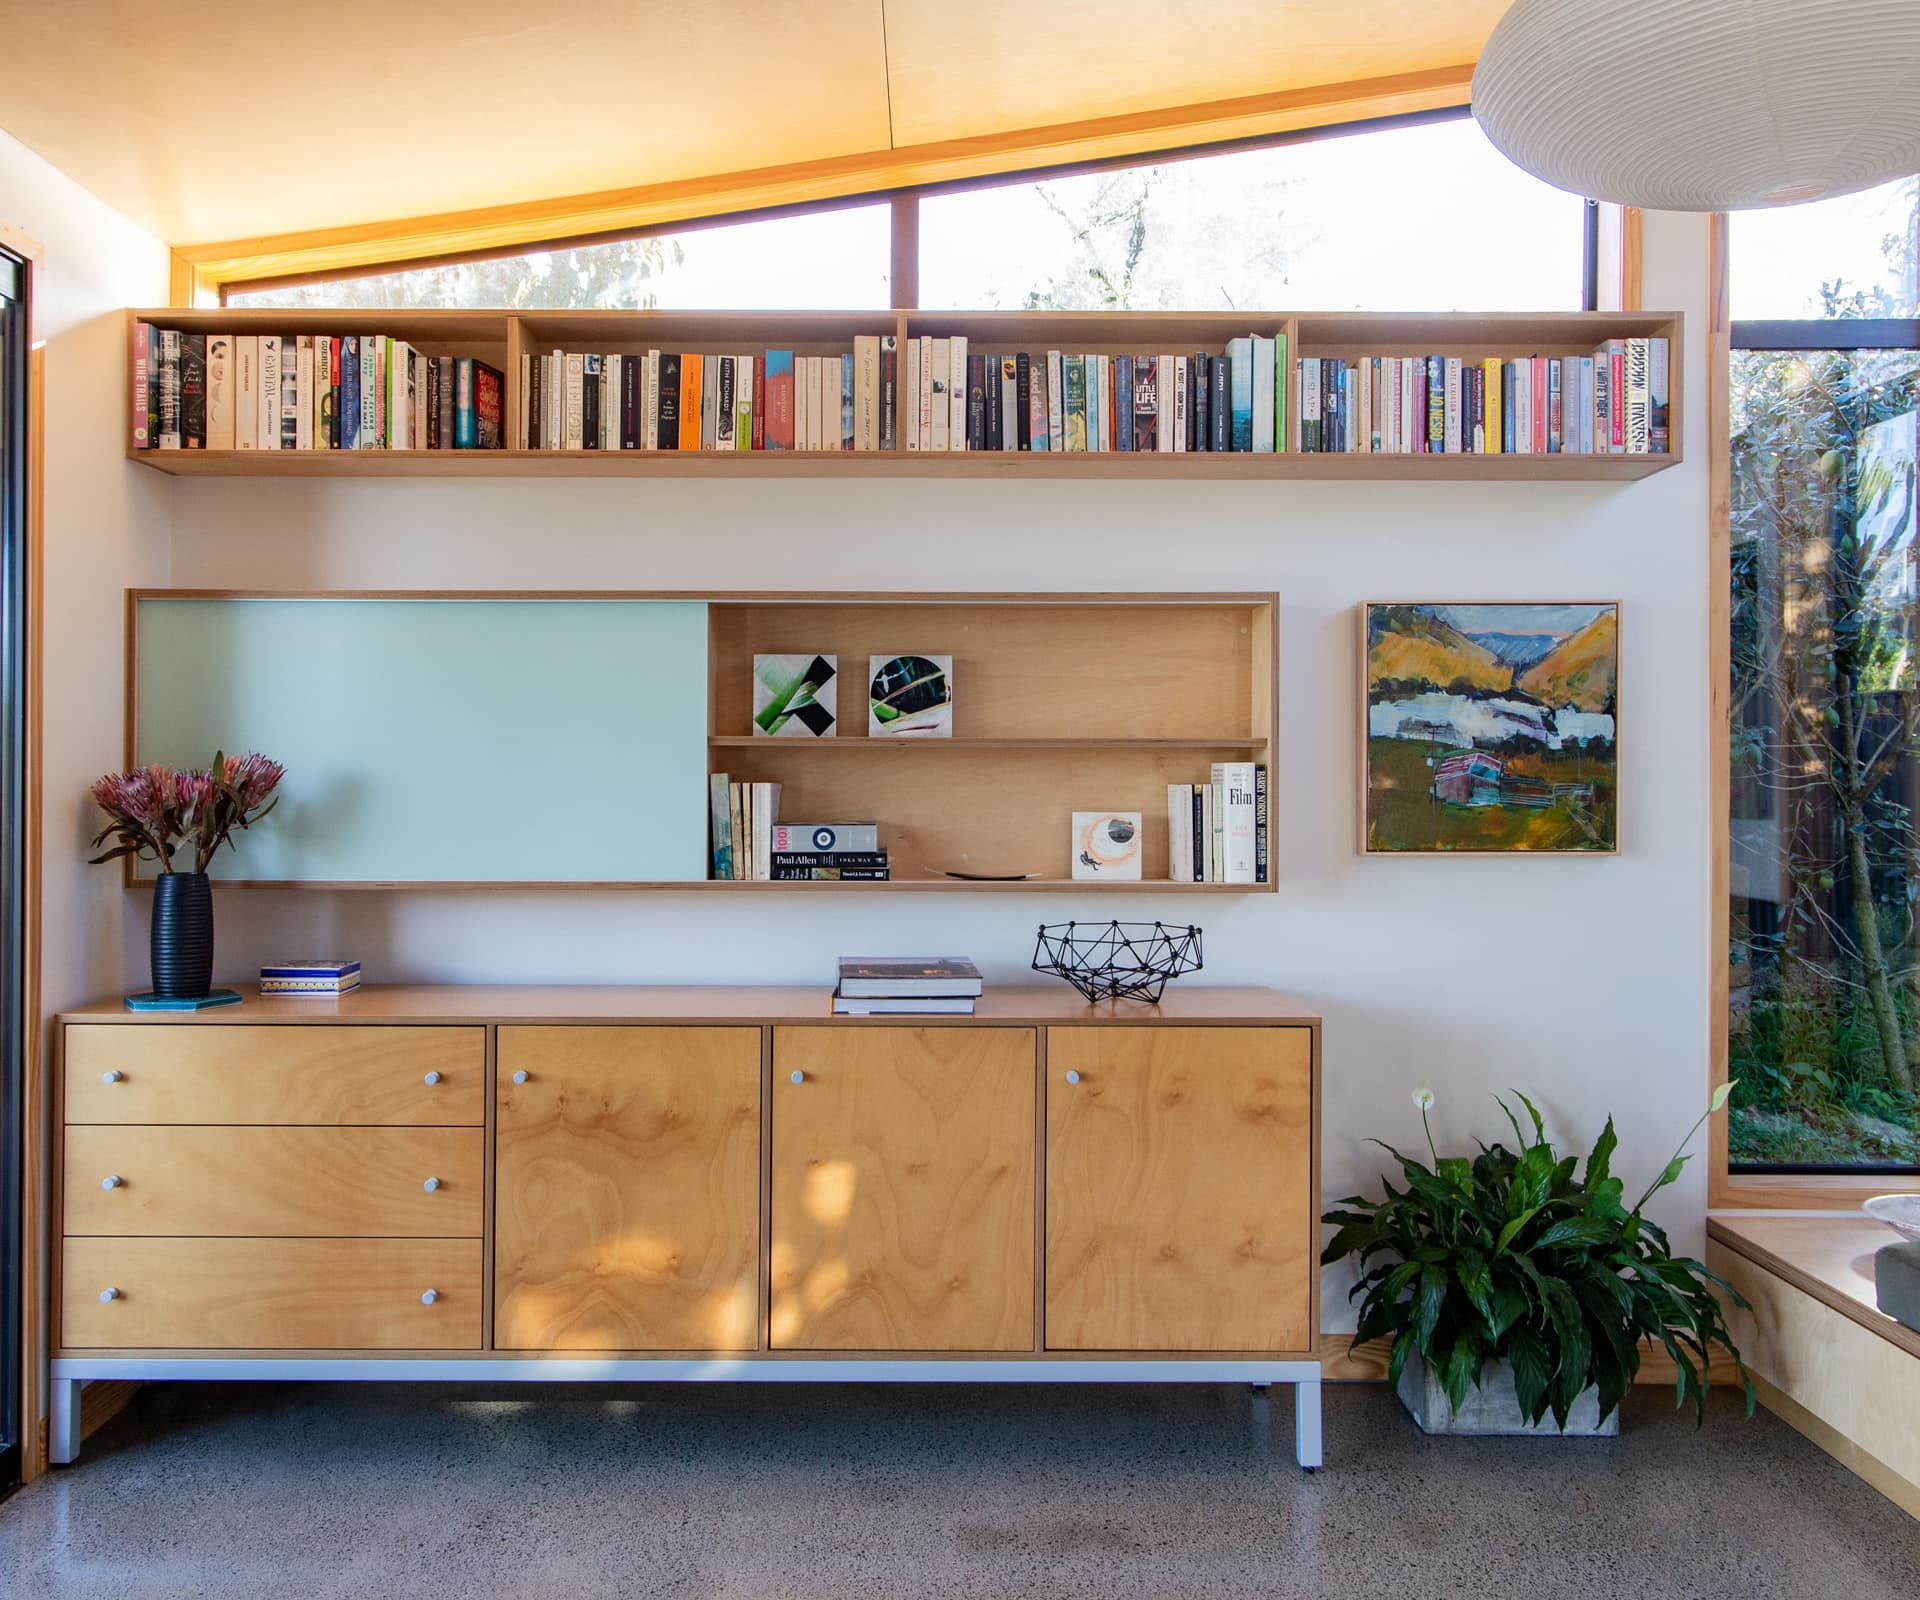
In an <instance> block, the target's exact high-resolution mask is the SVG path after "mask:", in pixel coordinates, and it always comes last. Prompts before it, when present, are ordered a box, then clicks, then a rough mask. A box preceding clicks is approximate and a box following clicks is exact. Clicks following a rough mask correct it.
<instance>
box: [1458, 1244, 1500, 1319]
mask: <svg viewBox="0 0 1920 1600" xmlns="http://www.w3.org/2000/svg"><path fill="white" fill-rule="evenodd" d="M1453 1275H1454V1276H1455V1277H1456V1278H1458V1279H1459V1280H1460V1288H1461V1290H1462V1291H1463V1292H1464V1293H1465V1294H1466V1297H1467V1300H1468V1302H1469V1303H1470V1304H1471V1305H1472V1306H1473V1308H1474V1310H1476V1311H1478V1312H1479V1313H1480V1315H1481V1316H1482V1317H1484V1318H1485V1319H1486V1322H1487V1325H1488V1327H1489V1328H1492V1326H1493V1271H1492V1269H1491V1268H1490V1267H1489V1266H1488V1265H1487V1258H1486V1257H1485V1256H1483V1255H1481V1254H1480V1252H1479V1251H1478V1250H1470V1249H1463V1250H1461V1252H1460V1254H1459V1257H1458V1259H1457V1260H1456V1261H1455V1263H1454V1268H1453ZM1494 1337H1495V1338H1498V1337H1499V1333H1498V1330H1495V1331H1494Z"/></svg>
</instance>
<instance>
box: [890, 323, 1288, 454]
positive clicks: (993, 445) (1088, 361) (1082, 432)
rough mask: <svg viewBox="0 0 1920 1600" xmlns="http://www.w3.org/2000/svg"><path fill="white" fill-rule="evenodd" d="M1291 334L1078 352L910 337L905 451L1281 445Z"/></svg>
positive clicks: (1265, 448) (1263, 448) (1267, 449)
mask: <svg viewBox="0 0 1920 1600" xmlns="http://www.w3.org/2000/svg"><path fill="white" fill-rule="evenodd" d="M1286 346H1287V341H1286V336H1285V335H1284V334H1282V335H1279V336H1277V337H1275V338H1267V337H1265V336H1264V335H1260V334H1249V335H1248V336H1247V337H1245V338H1242V339H1232V340H1229V341H1228V344H1227V348H1226V351H1225V352H1224V353H1223V354H1219V355H1212V354H1208V353H1207V352H1205V351H1201V352H1199V353H1197V354H1194V355H1178V354H1167V355H1099V354H1094V355H1076V354H1074V353H1072V352H1071V351H1067V352H1063V351H1059V350H1049V351H1047V352H1046V353H1045V355H1041V354H1039V353H1038V352H1028V351H1020V352H1018V353H1017V354H1014V355H995V354H990V353H983V352H980V351H976V350H969V349H968V347H967V341H966V340H965V339H963V338H957V337H956V338H951V339H933V338H919V339H909V340H908V341H907V359H906V406H905V415H904V418H903V421H902V423H901V430H900V431H901V434H902V437H903V440H904V448H906V449H908V450H1001V451H1017V450H1029V451H1031V450H1056V451H1066V452H1068V453H1069V454H1074V453H1079V452H1082V451H1088V452H1093V451H1099V452H1115V451H1126V452H1135V451H1159V452H1170V451H1174V452H1178V451H1189V450H1192V451H1202V450H1204V451H1219V452H1226V451H1241V452H1247V451H1252V452H1257V453H1266V454H1272V453H1273V452H1274V451H1277V450H1284V449H1285V448H1286V433H1287V429H1286V427H1285V418H1286V416H1287V373H1288V370H1289V367H1288V362H1287V354H1286Z"/></svg>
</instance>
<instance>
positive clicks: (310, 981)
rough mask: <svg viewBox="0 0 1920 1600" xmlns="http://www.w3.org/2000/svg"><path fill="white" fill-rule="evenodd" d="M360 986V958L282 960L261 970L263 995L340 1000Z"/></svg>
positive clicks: (261, 990)
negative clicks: (350, 959)
mask: <svg viewBox="0 0 1920 1600" xmlns="http://www.w3.org/2000/svg"><path fill="white" fill-rule="evenodd" d="M359 987H360V963H359V962H357V961H338V960H329V959H316V960H311V961H282V962H280V963H278V964H277V965H275V966H270V967H262V968H261V969H260V992H261V993H262V994H263V995H265V994H278V995H307V996H311V997H313V998H315V999H319V1000H337V999H339V998H340V996H341V995H343V994H351V993H352V992H353V991H354V990H355V989H357V988H359Z"/></svg>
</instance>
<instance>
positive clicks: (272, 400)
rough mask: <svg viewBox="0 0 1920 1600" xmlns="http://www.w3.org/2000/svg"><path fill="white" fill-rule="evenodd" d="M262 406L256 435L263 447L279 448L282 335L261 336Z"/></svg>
mask: <svg viewBox="0 0 1920 1600" xmlns="http://www.w3.org/2000/svg"><path fill="white" fill-rule="evenodd" d="M258 398H259V405H258V407H257V408H256V411H255V417H256V419H257V420H256V422H255V424H254V426H255V429H256V434H255V437H256V439H257V441H258V444H259V447H260V448H261V449H262V450H278V449H279V448H280V335H279V334H277V333H263V334H261V335H260V388H259V393H258Z"/></svg>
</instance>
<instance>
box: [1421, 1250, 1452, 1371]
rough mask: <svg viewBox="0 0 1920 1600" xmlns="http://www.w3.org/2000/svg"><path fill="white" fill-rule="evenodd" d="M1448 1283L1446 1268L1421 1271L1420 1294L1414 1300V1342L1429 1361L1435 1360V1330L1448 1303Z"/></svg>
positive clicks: (1427, 1268)
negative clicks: (1441, 1312)
mask: <svg viewBox="0 0 1920 1600" xmlns="http://www.w3.org/2000/svg"><path fill="white" fill-rule="evenodd" d="M1448 1282H1449V1278H1448V1275H1447V1269H1446V1268H1445V1267H1442V1266H1439V1265H1434V1266H1428V1267H1423V1268H1422V1269H1421V1271H1420V1292H1419V1294H1418V1295H1417V1296H1416V1297H1415V1300H1414V1318H1413V1342H1414V1344H1415V1345H1416V1346H1417V1347H1418V1348H1419V1351H1420V1354H1421V1355H1423V1356H1425V1357H1427V1358H1428V1359H1429V1360H1432V1358H1433V1330H1434V1328H1435V1327H1436V1326H1437V1325H1438V1323H1439V1321H1440V1309H1441V1307H1442V1306H1444V1305H1445V1304H1446V1301H1447V1284H1448Z"/></svg>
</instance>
